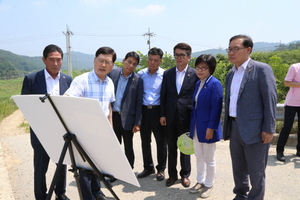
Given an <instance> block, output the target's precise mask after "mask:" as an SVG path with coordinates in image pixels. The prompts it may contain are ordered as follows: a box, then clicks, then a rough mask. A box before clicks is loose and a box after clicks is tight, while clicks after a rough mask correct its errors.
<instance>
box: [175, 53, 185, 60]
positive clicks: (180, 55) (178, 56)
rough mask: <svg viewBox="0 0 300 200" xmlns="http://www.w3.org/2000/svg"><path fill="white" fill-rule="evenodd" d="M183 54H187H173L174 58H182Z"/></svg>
mask: <svg viewBox="0 0 300 200" xmlns="http://www.w3.org/2000/svg"><path fill="white" fill-rule="evenodd" d="M185 56H187V55H186V54H183V53H182V54H174V58H175V59H181V58H184V57H185Z"/></svg>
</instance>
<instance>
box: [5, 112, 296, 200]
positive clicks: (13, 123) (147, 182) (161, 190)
mask: <svg viewBox="0 0 300 200" xmlns="http://www.w3.org/2000/svg"><path fill="white" fill-rule="evenodd" d="M23 121H24V118H23V115H22V113H21V112H20V111H19V110H18V111H16V112H15V113H14V114H12V115H11V116H9V117H7V118H6V119H4V120H3V121H2V122H1V124H0V178H1V181H0V200H33V199H34V196H33V164H32V148H31V146H30V138H29V134H27V133H25V131H24V130H23V129H21V128H19V125H20V124H21V123H22V122H23ZM153 141H154V139H153ZM134 145H135V154H136V162H135V168H134V169H133V170H134V172H135V173H136V174H137V173H139V172H141V171H142V169H143V163H142V155H141V154H142V153H141V148H140V146H141V142H140V135H139V133H137V134H136V135H135V136H134ZM228 145H229V142H227V141H221V142H219V143H218V144H217V151H216V160H217V174H216V178H215V185H214V188H215V189H214V192H213V194H212V196H211V197H209V198H208V199H211V200H223V199H224V200H227V199H228V200H230V199H233V197H234V195H233V193H232V188H233V179H232V172H231V161H230V155H229V147H228ZM295 152H296V150H295V148H291V147H287V148H286V151H285V155H286V159H287V161H286V162H285V163H282V162H279V161H277V160H276V158H275V155H276V146H275V145H271V148H270V152H269V161H268V166H267V179H266V181H267V186H266V195H265V199H266V200H274V199H276V200H277V199H278V200H296V199H300V190H299V181H300V157H296V156H295ZM153 155H155V142H153ZM191 158H192V159H191V160H192V173H191V177H190V180H191V187H192V186H193V185H194V184H195V183H196V179H195V176H196V169H195V165H196V164H195V158H194V156H192V157H191ZM155 163H156V161H155ZM54 170H55V164H53V163H50V165H49V170H48V173H47V181H48V182H49V183H48V185H49V186H50V182H51V179H52V177H53V173H54ZM138 180H139V182H140V185H141V187H140V188H138V187H135V186H132V185H130V184H128V183H125V182H122V181H116V182H114V183H113V190H114V192H115V193H116V194H117V195H118V197H119V198H120V199H121V200H132V199H134V200H142V199H146V200H165V199H172V200H175V199H178V200H196V199H201V198H200V197H199V195H197V194H189V191H188V190H189V188H184V187H183V186H182V185H181V184H180V181H177V182H176V184H175V185H173V186H171V187H170V188H167V187H166V186H165V180H164V181H162V182H158V181H156V179H155V175H151V176H149V177H146V178H143V179H138ZM103 192H104V193H105V194H106V195H107V196H112V195H111V194H110V193H109V191H108V190H107V189H106V188H103ZM67 195H68V196H69V197H70V198H71V199H72V200H77V199H79V197H78V191H77V187H76V183H75V179H74V178H73V174H72V173H71V172H68V176H67ZM52 199H55V198H54V197H52Z"/></svg>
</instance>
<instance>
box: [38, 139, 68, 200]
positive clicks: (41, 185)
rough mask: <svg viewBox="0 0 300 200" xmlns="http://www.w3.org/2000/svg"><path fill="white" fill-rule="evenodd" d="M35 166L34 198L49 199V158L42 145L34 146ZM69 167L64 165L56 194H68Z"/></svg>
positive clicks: (56, 187)
mask: <svg viewBox="0 0 300 200" xmlns="http://www.w3.org/2000/svg"><path fill="white" fill-rule="evenodd" d="M32 147H33V164H34V196H35V199H36V200H45V199H46V197H47V193H46V192H47V185H46V173H47V170H48V165H49V160H50V158H49V156H48V154H47V152H46V151H45V149H44V147H43V146H42V145H41V144H32ZM66 171H67V166H66V165H63V166H62V168H61V170H60V172H59V175H58V179H57V182H56V186H55V189H54V192H55V194H56V195H62V194H65V192H66Z"/></svg>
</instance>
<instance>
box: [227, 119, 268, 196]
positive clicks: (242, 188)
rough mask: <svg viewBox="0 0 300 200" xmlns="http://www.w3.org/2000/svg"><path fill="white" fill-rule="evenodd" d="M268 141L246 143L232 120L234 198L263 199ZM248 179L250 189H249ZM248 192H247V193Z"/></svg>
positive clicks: (231, 151)
mask: <svg viewBox="0 0 300 200" xmlns="http://www.w3.org/2000/svg"><path fill="white" fill-rule="evenodd" d="M269 147H270V143H268V144H263V143H262V142H258V143H255V144H246V143H245V142H244V141H243V140H242V138H241V136H240V133H239V130H238V127H237V123H236V121H234V120H232V129H231V136H230V145H229V148H230V155H231V160H232V170H233V179H234V183H235V186H234V188H233V193H235V194H236V197H235V199H248V200H263V199H264V194H265V169H266V166H267V162H268V151H269ZM249 179H250V182H251V186H252V188H251V190H250V191H249V189H250V187H249ZM248 192H249V193H248Z"/></svg>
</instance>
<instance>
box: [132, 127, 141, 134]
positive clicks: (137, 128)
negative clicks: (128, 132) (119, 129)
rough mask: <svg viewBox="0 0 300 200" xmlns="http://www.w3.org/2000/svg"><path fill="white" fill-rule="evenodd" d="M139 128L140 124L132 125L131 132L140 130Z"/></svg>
mask: <svg viewBox="0 0 300 200" xmlns="http://www.w3.org/2000/svg"><path fill="white" fill-rule="evenodd" d="M140 129H141V127H140V126H138V125H134V127H133V129H132V132H133V133H136V132H138V131H140Z"/></svg>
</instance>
